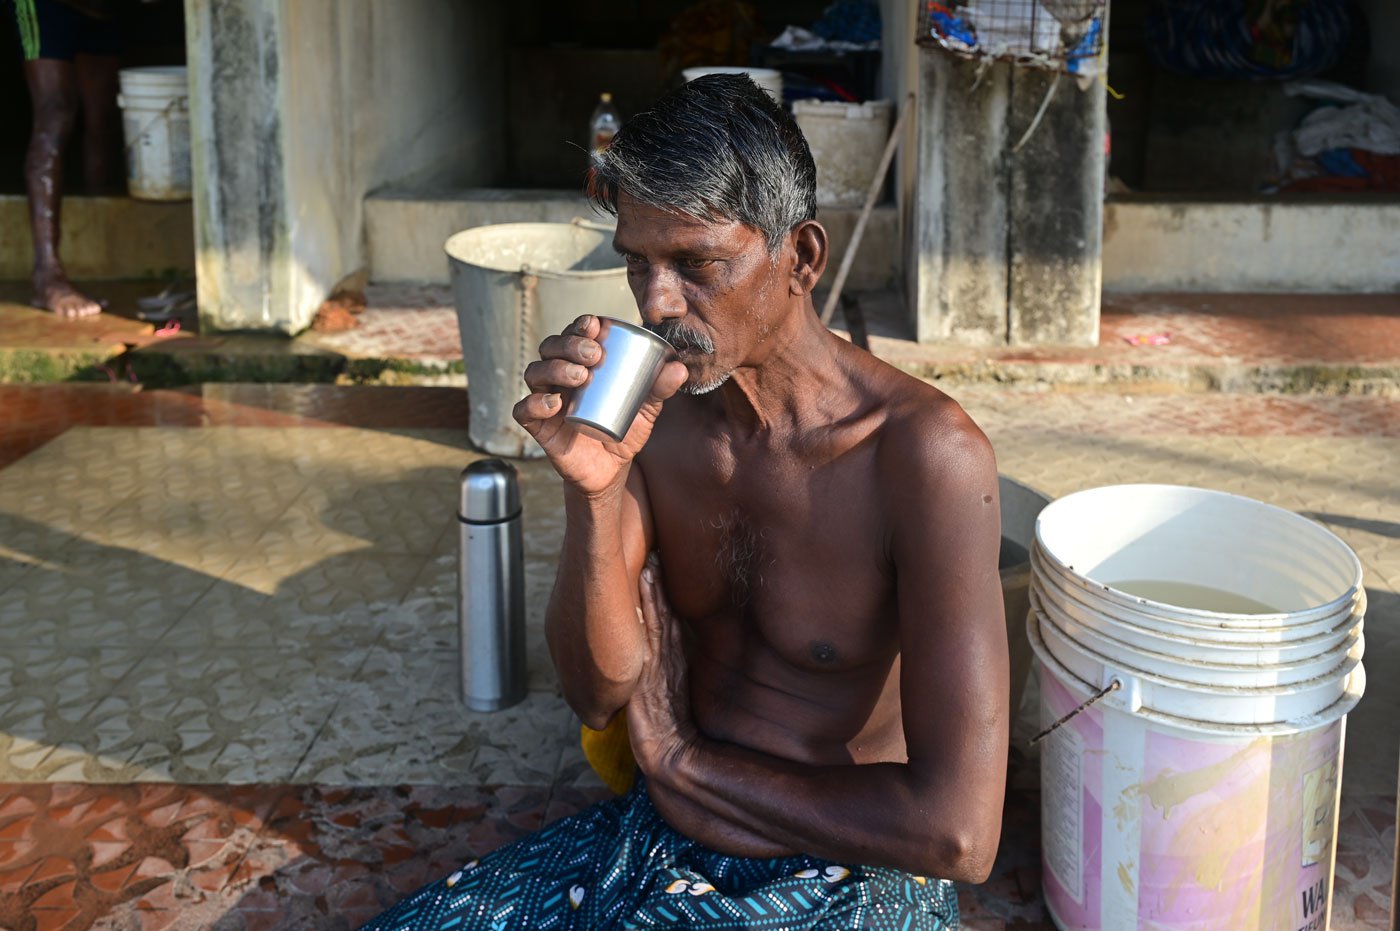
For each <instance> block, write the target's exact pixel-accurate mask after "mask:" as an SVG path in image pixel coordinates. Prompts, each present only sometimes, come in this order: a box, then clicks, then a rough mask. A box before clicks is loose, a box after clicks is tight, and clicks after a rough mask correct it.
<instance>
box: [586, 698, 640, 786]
mask: <svg viewBox="0 0 1400 931" xmlns="http://www.w3.org/2000/svg"><path fill="white" fill-rule="evenodd" d="M579 743H580V744H582V745H583V755H584V757H585V758H586V759H587V760H588V765H589V766H592V767H593V771H594V772H595V773H597V774H598V777H599V778H600V779H602V780H603V784H604V785H606V786H607V787H608V788H609V789H612V790H613V791H614V792H616V793H617V794H618V795H622V794H623V793H625V792H627V791H628V790H630V789H631V788H632V781H633V780H634V779H635V778H636V775H637V761H636V760H635V759H634V758H633V757H632V741H631V739H630V738H629V737H628V736H627V713H626V712H625V711H624V712H622V713H620V714H615V715H613V719H612V720H611V721H609V722H608V724H607V726H606V727H604V728H603V729H602V730H601V731H595V730H594V729H593V728H591V727H589V726H588V725H587V724H585V725H583V726H582V727H581V728H580V729H579Z"/></svg>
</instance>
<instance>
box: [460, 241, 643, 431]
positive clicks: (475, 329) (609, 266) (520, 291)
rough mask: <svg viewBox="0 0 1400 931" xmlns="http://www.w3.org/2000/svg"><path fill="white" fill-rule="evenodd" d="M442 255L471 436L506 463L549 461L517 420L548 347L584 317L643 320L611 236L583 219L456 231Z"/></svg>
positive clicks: (624, 267)
mask: <svg viewBox="0 0 1400 931" xmlns="http://www.w3.org/2000/svg"><path fill="white" fill-rule="evenodd" d="M444 248H445V249H446V251H447V256H448V262H449V265H450V266H451V271H452V298H453V302H454V303H455V304H456V307H457V325H458V328H459V329H460V330H461V334H462V360H463V363H464V366H465V368H466V370H467V393H468V396H469V398H470V400H471V417H470V419H469V420H468V426H467V432H468V436H469V438H470V439H471V442H472V444H473V445H474V446H476V447H478V448H479V449H484V450H486V451H487V452H490V453H495V454H496V455H498V456H513V457H517V458H536V457H539V456H542V455H544V453H543V451H542V450H541V449H540V448H539V446H538V445H537V444H536V443H535V441H534V440H533V439H531V438H530V435H529V434H528V433H526V432H525V431H524V430H522V429H521V428H520V426H519V425H518V424H517V423H516V422H515V419H514V418H513V417H511V410H512V408H514V407H515V402H517V401H519V400H520V399H521V398H522V397H524V396H525V391H526V388H525V383H524V382H523V381H522V380H521V378H522V376H523V375H524V372H525V366H527V365H529V364H530V363H531V362H533V361H534V360H536V359H538V358H539V345H540V343H541V342H542V341H543V340H544V338H545V337H546V336H551V335H553V334H556V333H560V332H562V331H563V329H564V328H565V327H566V326H568V325H569V324H570V323H573V322H574V320H576V319H577V318H578V317H579V316H581V315H583V314H599V315H603V316H608V317H617V318H619V319H622V320H627V321H631V322H636V321H638V320H640V317H639V315H638V313H637V303H636V301H635V300H634V299H633V297H632V292H631V290H630V289H629V288H628V286H627V267H626V266H625V265H624V264H623V261H622V258H621V257H620V256H619V255H618V254H617V253H616V252H615V251H614V250H613V248H612V229H611V227H606V226H601V225H599V224H594V223H588V222H584V221H575V222H573V223H498V224H495V225H491V226H478V227H475V228H473V229H469V230H464V231H462V232H460V233H457V234H456V235H455V236H453V237H451V238H450V239H448V240H447V243H446V244H445V246H444Z"/></svg>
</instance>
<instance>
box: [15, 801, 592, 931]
mask: <svg viewBox="0 0 1400 931" xmlns="http://www.w3.org/2000/svg"><path fill="white" fill-rule="evenodd" d="M549 795H550V793H549V791H548V790H547V789H541V788H516V787H511V786H491V787H486V788H454V789H438V788H432V787H426V786H397V787H382V788H376V787H356V788H334V787H320V786H311V787H308V786H182V785H167V784H142V785H125V786H110V785H109V786H97V785H74V784H67V783H57V784H55V783H49V784H21V785H4V786H0V800H2V801H0V927H4V928H7V929H9V931H57V929H72V931H75V929H85V928H90V927H92V926H93V925H94V924H95V923H98V922H99V920H100V921H101V922H102V923H104V925H105V926H108V927H111V926H116V927H131V928H141V929H143V931H144V929H161V928H169V927H176V926H178V927H181V928H195V927H200V928H203V927H211V926H214V925H216V924H217V925H218V926H219V927H224V928H250V929H251V928H288V927H305V928H328V929H329V928H351V927H355V926H357V925H358V924H359V923H362V922H363V921H365V920H368V919H369V918H371V917H373V916H374V915H376V914H378V913H379V912H380V911H382V910H383V909H384V908H386V907H388V906H389V905H391V904H392V903H393V902H395V901H397V900H398V899H399V898H401V897H402V896H403V895H405V894H406V893H408V892H411V891H413V890H414V889H417V888H418V887H419V886H422V885H424V884H425V883H427V882H430V881H432V880H434V879H437V878H439V877H441V876H444V875H446V874H447V873H449V872H451V871H452V869H454V868H455V867H456V866H459V865H461V864H462V863H464V862H466V861H467V860H468V859H470V858H471V857H474V856H480V855H482V854H485V853H488V852H490V851H491V850H494V849H495V848H496V847H499V846H500V845H501V844H503V843H506V842H508V841H511V840H514V839H516V838H518V837H521V836H523V835H524V834H526V833H528V832H530V831H533V830H535V829H537V828H539V827H540V826H541V825H542V824H543V823H544V821H545V818H546V816H547V815H548V816H549V817H550V819H551V820H552V819H553V818H556V817H560V816H562V815H564V814H568V813H572V812H573V811H576V810H578V809H579V808H582V807H583V806H584V805H586V804H588V803H590V802H592V801H594V800H596V797H590V796H589V795H588V794H586V793H582V792H579V791H573V792H569V793H561V795H560V797H559V798H558V799H554V800H553V805H552V807H551V799H550V798H549Z"/></svg>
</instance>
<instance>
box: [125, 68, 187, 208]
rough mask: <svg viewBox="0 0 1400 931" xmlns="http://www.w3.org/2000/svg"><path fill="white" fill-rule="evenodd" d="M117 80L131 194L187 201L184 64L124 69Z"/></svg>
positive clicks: (153, 198) (185, 79)
mask: <svg viewBox="0 0 1400 931" xmlns="http://www.w3.org/2000/svg"><path fill="white" fill-rule="evenodd" d="M118 80H119V83H120V87H121V91H120V93H119V94H118V95H117V105H118V106H119V107H121V111H122V131H123V135H124V136H125V138H126V178H127V190H128V192H129V193H130V194H131V196H132V197H138V198H141V199H143V200H187V199H188V198H189V197H190V195H191V181H190V112H189V79H188V77H187V75H186V70H185V68H184V66H168V67H156V68H123V69H122V70H121V71H120V72H118Z"/></svg>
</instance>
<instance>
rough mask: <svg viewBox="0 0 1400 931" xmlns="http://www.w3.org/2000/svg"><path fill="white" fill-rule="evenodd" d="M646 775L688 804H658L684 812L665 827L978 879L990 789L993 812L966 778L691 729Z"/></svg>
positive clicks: (989, 853)
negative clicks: (734, 832)
mask: <svg viewBox="0 0 1400 931" xmlns="http://www.w3.org/2000/svg"><path fill="white" fill-rule="evenodd" d="M649 779H651V781H652V782H655V783H658V784H659V785H658V789H659V790H660V791H658V792H656V793H654V794H656V795H658V796H660V797H662V798H663V799H664V798H665V796H666V795H667V794H671V793H674V794H675V795H677V796H680V797H683V798H684V799H686V800H687V801H688V802H689V803H690V805H691V806H692V807H691V808H690V809H689V810H687V809H684V808H681V807H680V806H676V807H675V808H674V809H672V810H668V809H667V806H665V805H664V804H659V805H658V809H660V810H661V811H662V814H663V815H665V816H667V817H668V820H669V819H670V818H672V817H675V819H676V821H680V822H683V823H675V822H673V827H675V828H676V829H677V830H679V831H681V832H682V833H684V834H686V835H687V836H689V837H691V838H692V839H694V840H696V841H698V842H700V843H702V844H706V845H707V846H716V847H717V849H721V850H723V849H724V847H723V846H722V844H723V842H724V834H725V832H726V831H728V830H730V829H731V827H730V826H732V827H733V828H737V829H740V830H743V831H746V832H749V833H752V834H755V835H757V836H759V837H762V838H763V839H765V840H766V841H768V842H770V843H772V844H773V845H775V846H776V847H778V848H783V849H790V850H797V851H801V852H803V853H807V854H811V855H813V856H817V857H822V858H824V859H829V860H834V861H839V862H845V863H860V864H864V865H868V866H887V867H893V868H895V869H900V870H904V871H907V872H910V873H916V874H921V875H926V876H935V877H938V878H941V879H954V880H961V881H972V882H980V881H982V880H983V879H985V877H986V874H987V872H988V871H989V870H990V868H991V860H992V857H993V855H994V853H995V850H996V841H997V838H996V825H998V824H999V823H1000V815H1001V799H1000V798H999V797H998V798H997V799H996V800H995V811H994V812H980V813H979V812H978V811H977V810H976V809H977V808H978V806H977V805H975V804H970V803H968V802H967V796H968V794H969V793H968V792H967V791H966V789H967V787H961V788H962V791H959V789H958V787H948V790H947V791H943V792H939V791H936V790H935V791H930V790H929V788H928V787H927V786H924V785H921V781H920V779H919V776H918V774H917V772H916V770H915V769H914V768H913V767H912V766H910V765H909V764H903V763H874V764H868V765H862V766H855V765H838V766H814V765H808V764H802V763H794V762H792V761H789V760H782V759H778V758H776V757H771V756H768V755H766V754H762V753H757V752H755V751H752V750H747V749H745V748H743V747H739V746H737V745H734V744H729V743H723V742H719V741H711V740H707V739H704V738H700V739H697V740H695V741H693V742H692V743H691V744H690V745H689V747H688V748H687V750H685V751H684V752H682V753H680V754H678V755H677V757H676V759H675V760H674V761H673V763H672V764H671V765H669V766H666V767H664V768H663V769H660V770H658V771H657V772H655V773H652V774H649ZM973 794H975V790H974V792H973ZM939 796H942V799H941V800H940V801H938V802H931V801H930V799H931V798H938V797H939ZM983 801H984V802H985V800H983ZM699 811H703V812H705V813H706V814H708V815H709V817H708V818H707V817H703V816H699V815H695V814H692V813H694V812H699ZM688 815H689V816H688ZM982 815H986V817H982ZM989 828H990V831H991V837H990V839H988V838H987V833H988V829H989Z"/></svg>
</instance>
